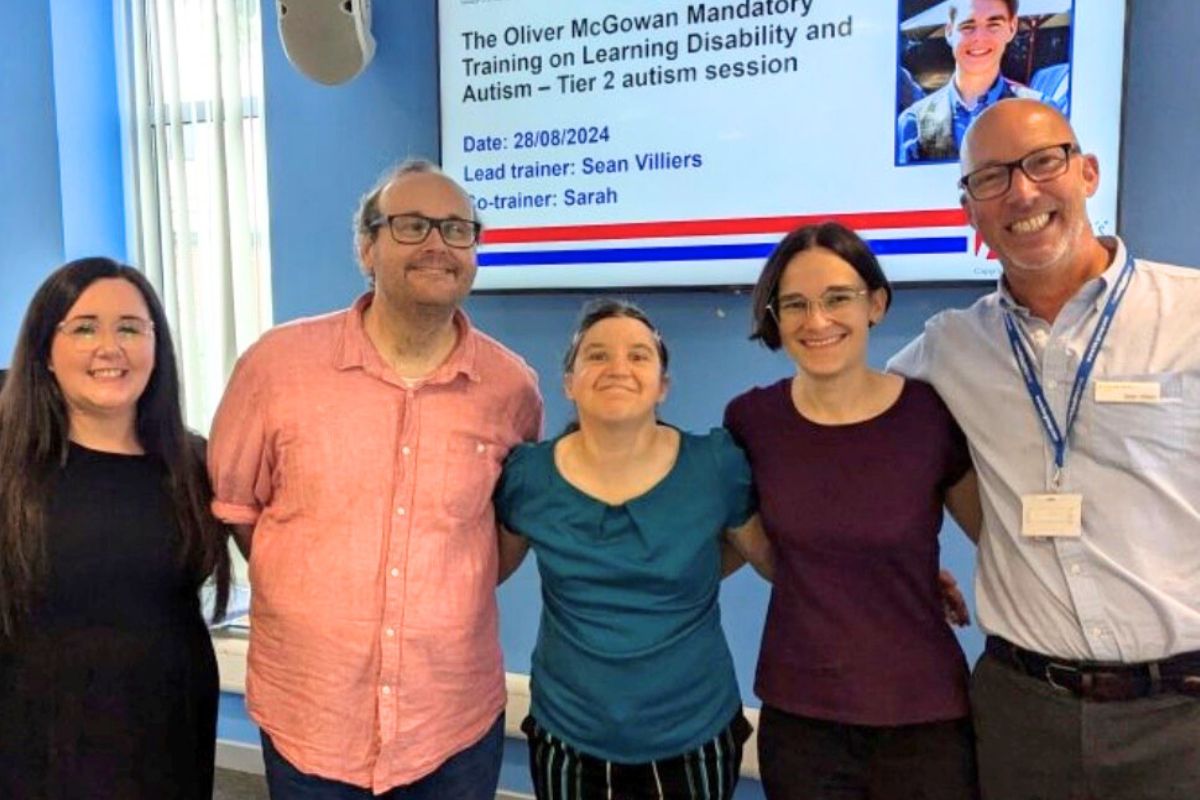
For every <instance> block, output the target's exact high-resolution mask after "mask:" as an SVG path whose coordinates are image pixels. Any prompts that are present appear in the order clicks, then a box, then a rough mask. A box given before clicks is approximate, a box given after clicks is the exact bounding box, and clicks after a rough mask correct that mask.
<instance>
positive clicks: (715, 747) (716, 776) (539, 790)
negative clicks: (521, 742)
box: [521, 709, 751, 800]
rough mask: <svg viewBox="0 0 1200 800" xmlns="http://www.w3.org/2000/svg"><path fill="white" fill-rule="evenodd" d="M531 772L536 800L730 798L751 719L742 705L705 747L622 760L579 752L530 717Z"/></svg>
mask: <svg viewBox="0 0 1200 800" xmlns="http://www.w3.org/2000/svg"><path fill="white" fill-rule="evenodd" d="M521 730H522V731H524V732H525V735H526V737H528V739H529V771H530V774H531V775H532V776H533V788H534V792H535V793H536V795H537V798H538V800H643V799H644V800H729V798H732V797H733V789H734V787H735V786H737V782H738V772H739V770H740V769H741V766H742V747H743V745H744V744H745V743H746V739H748V738H749V737H750V730H751V728H750V723H749V722H747V721H746V718H745V717H743V716H742V712H741V710H740V709H739V710H738V712H737V714H736V715H735V716H734V718H733V720H732V721H731V722H730V723H729V725H728V726H726V728H725V729H724V730H723V731H721V732H720V733H719V734H717V735H716V737H715V738H713V739H712V740H710V741H708V742H706V743H705V744H704V745H703V746H701V747H699V748H697V749H695V750H692V751H689V752H687V753H684V754H683V755H679V756H674V757H672V758H664V759H660V760H658V761H648V762H646V763H643V764H618V763H614V762H612V761H605V760H604V759H602V758H596V757H594V756H590V755H588V754H586V753H581V752H580V751H578V750H576V749H575V748H574V747H571V745H569V744H567V743H565V742H563V741H562V740H561V739H559V738H558V737H557V736H554V735H552V734H550V733H549V732H548V731H546V730H545V729H544V728H542V727H541V726H540V725H538V724H537V721H536V720H535V719H534V718H533V717H526V718H525V721H524V722H523V723H521Z"/></svg>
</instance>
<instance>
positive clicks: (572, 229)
mask: <svg viewBox="0 0 1200 800" xmlns="http://www.w3.org/2000/svg"><path fill="white" fill-rule="evenodd" d="M828 220H835V221H837V222H840V223H842V224H843V225H846V226H847V227H849V228H853V229H854V230H856V231H858V232H859V233H860V234H862V235H863V238H864V239H866V241H867V243H868V244H869V245H870V246H871V249H872V250H873V251H874V252H875V253H876V255H880V256H899V255H935V254H945V253H967V252H968V237H967V236H965V235H962V234H961V233H954V234H950V233H948V232H946V231H940V232H936V233H933V232H931V231H930V229H939V228H963V227H965V226H966V225H967V218H966V214H965V213H964V212H963V210H962V209H960V208H949V209H929V210H922V211H874V212H862V213H846V214H836V213H835V214H810V215H803V216H795V215H794V216H777V217H740V218H732V219H705V220H665V221H655V222H620V223H605V224H594V225H550V226H542V227H529V228H494V229H488V230H486V231H484V235H483V240H482V245H483V250H482V251H481V252H480V254H479V265H480V266H481V267H489V266H490V267H499V266H504V267H516V266H548V265H562V264H620V263H646V262H671V261H712V260H736V259H762V258H765V257H766V256H767V255H768V254H769V253H770V252H771V250H772V249H774V247H775V245H776V243H777V242H778V240H779V237H782V236H783V235H784V234H786V233H787V232H788V231H790V230H792V229H794V228H796V227H798V226H800V225H807V224H811V223H817V222H825V221H828ZM918 229H919V230H920V233H919V234H917V235H910V236H903V235H901V236H895V235H887V236H874V237H873V236H871V235H870V232H871V231H913V232H914V233H916V231H917V230H918ZM761 234H770V235H771V236H772V237H773V238H772V239H770V240H766V241H761V242H755V241H750V242H746V241H741V242H735V243H711V244H694V243H689V244H670V243H669V242H664V243H661V244H653V245H637V246H630V247H621V246H613V244H615V243H617V242H621V241H628V240H635V239H638V240H645V239H658V240H664V239H665V240H670V239H682V238H699V237H709V236H712V237H718V236H739V237H743V236H753V235H761ZM574 242H578V243H580V244H581V245H584V244H585V243H586V245H585V246H581V247H561V246H558V247H555V248H554V249H536V245H539V244H553V245H562V244H565V243H574ZM609 243H612V244H609ZM597 244H600V245H602V246H598V247H597V246H595V245H597ZM496 245H500V246H505V245H515V246H519V247H520V249H508V248H503V249H498V250H497V249H493V247H494V246H496ZM527 248H528V249H527Z"/></svg>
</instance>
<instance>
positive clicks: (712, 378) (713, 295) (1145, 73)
mask: <svg viewBox="0 0 1200 800" xmlns="http://www.w3.org/2000/svg"><path fill="white" fill-rule="evenodd" d="M404 5H405V8H404V9H403V10H401V9H399V8H397V7H396V6H395V4H383V3H376V4H375V5H374V11H375V17H376V18H375V22H374V26H373V28H374V32H375V35H376V38H377V40H378V42H379V51H378V53H377V56H376V60H375V62H374V63H373V64H371V66H370V67H369V68H368V69H367V71H366V72H365V73H364V74H363V75H362V76H360V77H359V78H357V79H355V80H354V81H353V82H351V83H350V84H348V85H346V86H344V87H340V88H333V89H330V88H327V87H321V86H318V85H317V84H315V83H312V82H309V81H307V80H306V79H304V78H302V77H300V76H299V75H298V74H297V73H295V72H294V71H293V70H291V68H290V67H289V66H288V65H287V63H286V60H285V58H284V55H283V53H282V48H281V47H280V45H279V43H278V41H277V37H276V35H275V32H274V30H273V26H274V24H275V20H274V9H273V3H265V4H264V10H265V16H264V29H265V32H266V33H265V38H266V40H267V41H266V72H267V75H266V85H267V110H266V113H267V149H268V152H269V162H268V165H269V173H270V174H269V181H270V194H271V215H272V226H271V235H272V252H273V262H274V263H273V269H274V271H275V281H274V290H275V310H276V316H277V320H278V321H282V320H285V319H292V318H295V317H299V316H305V315H309V314H313V313H318V312H322V311H327V310H331V309H335V308H339V307H343V306H345V305H347V304H348V302H349V301H350V299H351V298H352V297H354V296H355V295H356V294H357V293H358V292H360V291H361V289H362V286H363V283H362V279H361V278H360V276H359V275H358V272H357V268H356V266H355V263H354V260H353V253H352V249H351V239H350V233H349V223H348V221H349V217H350V213H351V212H352V210H353V208H354V204H355V200H356V198H357V197H358V195H359V194H360V193H361V192H362V191H363V190H364V189H366V188H367V186H368V185H369V184H370V183H371V181H372V180H373V178H374V177H375V176H376V175H377V174H378V172H379V171H380V170H381V169H382V168H383V167H385V166H386V165H387V164H388V163H391V162H393V161H396V160H398V159H400V158H403V157H404V156H406V155H410V154H420V155H428V156H434V155H436V152H437V151H436V147H437V119H436V88H437V83H436V45H435V37H436V14H435V3H434V2H433V0H422V1H421V2H411V3H407V4H404ZM268 6H270V7H269V8H268ZM1192 11H1193V9H1192V8H1191V3H1190V2H1189V0H1156V2H1155V3H1151V4H1142V3H1139V4H1137V7H1136V8H1134V9H1132V12H1133V15H1134V16H1133V24H1132V26H1131V31H1132V41H1131V44H1130V54H1131V55H1130V66H1129V81H1130V85H1131V87H1137V88H1136V91H1134V92H1133V96H1132V97H1131V98H1130V101H1129V109H1130V111H1129V113H1128V117H1127V122H1126V130H1125V136H1126V148H1125V158H1126V168H1125V176H1124V178H1125V181H1126V184H1125V188H1124V189H1123V191H1122V194H1121V199H1122V207H1123V210H1124V213H1125V215H1126V216H1125V220H1126V222H1125V226H1124V229H1125V234H1126V236H1127V237H1128V238H1129V240H1130V242H1131V244H1133V245H1134V246H1135V247H1137V248H1139V249H1141V250H1142V251H1144V252H1147V253H1149V254H1151V255H1154V256H1156V257H1160V258H1174V259H1175V260H1177V261H1181V262H1183V263H1193V264H1200V241H1198V237H1200V231H1197V229H1196V226H1195V223H1194V207H1195V206H1194V203H1185V202H1180V198H1178V197H1176V196H1173V195H1174V194H1175V193H1173V192H1172V191H1170V189H1169V188H1168V187H1180V189H1181V190H1187V189H1189V188H1190V187H1191V186H1194V185H1198V182H1197V180H1196V178H1197V177H1200V174H1198V173H1200V168H1198V167H1197V165H1196V163H1195V162H1196V160H1197V158H1200V142H1197V141H1196V140H1194V139H1191V138H1184V139H1183V140H1180V139H1179V138H1178V131H1179V130H1191V129H1192V128H1191V127H1187V126H1185V127H1183V128H1179V127H1176V126H1174V125H1171V126H1168V125H1167V118H1168V115H1165V114H1162V113H1159V112H1161V110H1162V108H1163V107H1171V108H1176V110H1177V112H1178V113H1182V114H1185V115H1186V114H1191V115H1192V116H1193V117H1194V116H1195V115H1196V114H1197V113H1198V112H1197V110H1196V106H1195V105H1194V104H1189V103H1188V100H1187V98H1190V97H1194V96H1196V94H1197V93H1198V92H1200V69H1197V68H1196V65H1195V63H1194V62H1195V60H1196V58H1197V55H1196V53H1194V52H1192V50H1191V49H1190V48H1189V47H1188V44H1189V43H1190V41H1191V40H1193V39H1195V38H1196V35H1197V34H1200V19H1198V18H1197V17H1196V15H1195V14H1194V13H1192ZM1168 23H1169V24H1168ZM1166 53H1184V54H1185V55H1184V56H1175V55H1172V56H1171V57H1170V58H1168V57H1166V56H1165V55H1158V54H1166ZM1180 58H1182V59H1183V60H1184V61H1187V60H1188V59H1191V61H1190V62H1188V63H1191V67H1190V68H1186V67H1184V65H1183V64H1181V63H1180V61H1179V59H1180ZM1160 73H1162V74H1161V75H1160ZM1173 113H1175V112H1173ZM1168 154H1170V155H1168ZM1142 209H1147V211H1146V212H1143V211H1142ZM1187 209H1193V210H1192V211H1188V210H1187ZM1185 215H1187V216H1189V220H1184V219H1182V217H1183V216H1185ZM1163 220H1171V221H1172V222H1171V224H1162V221H1163ZM981 291H983V290H982V289H910V290H901V291H900V292H898V293H897V297H896V302H895V305H894V306H893V309H892V312H891V313H890V314H889V317H888V319H887V320H886V321H885V322H884V324H883V325H882V326H880V327H879V328H877V329H876V330H875V331H873V334H872V341H871V360H872V362H873V363H875V364H877V365H878V364H882V363H883V362H884V361H885V360H886V358H887V357H888V356H889V355H890V354H892V353H893V352H895V351H896V350H897V349H899V348H900V346H902V345H903V344H904V343H905V342H907V341H908V340H909V339H910V338H911V337H912V336H914V335H915V334H916V333H918V332H919V331H920V329H921V325H922V323H923V321H924V320H925V319H926V318H927V317H928V316H930V315H931V314H932V313H934V312H936V311H937V310H939V309H941V308H945V307H948V306H962V305H966V304H968V303H970V302H971V301H972V300H973V299H974V298H975V297H977V296H978V295H979V294H980V292H981ZM628 296H629V297H631V298H632V299H634V300H635V301H637V302H638V303H640V304H641V305H642V306H643V307H644V308H645V309H646V310H647V311H648V312H649V313H650V314H651V316H652V317H653V318H654V319H655V320H656V321H657V322H658V324H659V325H660V326H661V327H662V329H663V332H664V335H665V337H666V338H667V340H668V342H669V344H670V346H671V347H672V350H673V359H672V361H673V364H674V365H675V370H674V376H673V389H672V392H671V395H670V398H669V399H668V401H667V404H666V406H665V408H664V416H665V417H666V418H667V419H669V420H670V421H672V422H674V423H675V424H678V425H680V426H682V427H685V428H693V429H703V428H707V427H710V426H712V425H715V424H717V422H718V421H719V420H720V414H721V410H722V409H723V407H724V404H725V403H726V402H727V401H728V400H729V399H730V398H731V397H732V396H734V395H735V394H737V393H738V392H740V391H743V390H744V389H746V388H747V387H749V386H751V385H755V384H761V383H767V382H770V381H773V380H775V379H777V378H779V377H781V376H783V375H785V374H787V373H788V372H789V369H790V366H789V364H788V363H787V362H786V360H784V359H783V357H781V356H777V355H772V354H770V353H768V352H766V351H765V350H762V349H761V348H758V347H756V346H753V345H751V344H750V343H749V342H748V341H746V339H745V334H746V332H747V330H748V324H749V300H748V297H747V296H746V295H745V294H739V293H730V292H725V293H721V292H663V293H645V292H644V293H634V294H630V295H628ZM584 299H585V298H584V296H581V295H576V294H543V295H507V296H505V295H492V296H476V297H474V298H472V299H471V301H470V302H469V304H468V311H469V313H470V314H471V315H472V318H473V319H474V321H475V322H476V323H477V324H478V325H479V326H480V327H482V328H483V329H485V330H487V331H489V332H490V333H492V334H494V335H496V336H497V337H498V338H500V339H501V340H502V341H504V342H506V343H507V344H509V345H510V346H511V347H513V348H514V349H515V350H517V351H518V352H520V353H521V354H523V355H524V356H525V357H526V359H527V360H529V362H530V363H531V364H533V366H534V367H535V368H536V369H537V370H538V372H539V373H540V375H541V377H542V390H543V393H544V395H545V396H546V399H547V431H550V432H552V431H555V430H556V429H558V428H559V427H561V425H562V424H563V423H564V422H565V421H566V419H567V418H568V414H569V409H568V408H567V406H566V403H565V402H564V400H563V398H562V394H561V390H560V389H559V377H558V360H559V357H560V355H561V351H562V349H563V347H564V346H565V344H566V338H567V335H568V333H569V331H570V329H571V326H572V324H573V322H574V318H575V315H576V313H577V312H578V309H579V306H580V304H581V303H582V301H583V300H584ZM942 538H943V548H944V550H943V552H944V558H943V561H944V563H946V564H948V565H949V566H950V567H951V568H952V569H954V570H955V571H956V572H957V573H958V574H959V576H960V577H961V578H963V579H967V578H968V576H969V575H970V574H971V567H972V553H971V550H970V547H969V546H968V545H967V544H966V543H965V542H964V539H963V537H962V536H961V534H959V533H958V532H957V531H956V530H955V529H954V527H953V525H948V526H947V530H946V531H944V532H943V537H942ZM966 583H967V586H966V588H967V589H968V593H969V589H970V586H969V580H967V581H966ZM766 597H767V592H766V589H765V587H764V586H763V584H762V583H761V582H760V581H758V580H757V579H756V578H755V577H754V576H753V575H751V574H750V573H749V571H748V570H746V571H743V572H742V573H739V574H738V575H735V576H734V577H732V578H731V579H729V580H728V581H727V582H726V585H725V587H724V590H723V592H722V604H723V608H724V616H725V619H726V623H727V624H726V629H727V633H728V636H729V641H730V646H731V648H732V650H733V652H734V657H735V662H736V664H737V668H738V671H739V676H740V679H741V684H742V690H743V695H744V697H745V698H746V699H747V701H748V702H749V703H750V704H752V705H757V701H756V700H755V698H754V697H753V694H752V692H751V691H750V685H751V683H752V680H753V671H754V662H755V659H756V657H757V651H758V638H759V634H760V632H761V626H762V619H763V614H764V611H765V603H766ZM500 598H501V638H502V642H503V645H504V650H505V656H506V659H507V665H508V668H509V669H510V670H512V671H527V670H528V667H529V653H530V651H531V649H532V646H533V641H534V636H535V634H536V624H537V616H538V610H539V608H540V599H539V590H538V582H537V578H536V574H535V570H534V566H533V564H532V563H528V564H526V565H525V566H524V567H522V569H521V570H520V571H519V572H518V573H517V574H516V575H514V576H513V578H511V579H510V580H509V582H508V583H506V584H505V586H503V587H502V588H501V590H500ZM731 623H732V624H731ZM961 640H962V642H963V645H964V648H965V649H966V650H967V652H968V655H969V656H970V657H972V658H974V657H975V656H976V655H977V654H978V652H979V651H980V649H981V646H982V637H981V636H980V634H979V632H978V630H977V629H975V628H971V629H969V630H967V631H965V632H963V633H962V635H961ZM502 786H504V787H505V788H509V789H515V790H519V791H528V790H529V785H528V778H527V776H526V774H525V767H524V753H523V750H522V749H521V748H520V747H519V746H515V745H514V746H510V748H509V752H508V753H507V754H506V760H505V767H504V772H503V775H502ZM744 794H745V796H747V797H753V796H758V790H757V788H756V787H754V786H748V787H745V792H744Z"/></svg>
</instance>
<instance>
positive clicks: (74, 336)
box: [55, 317, 154, 352]
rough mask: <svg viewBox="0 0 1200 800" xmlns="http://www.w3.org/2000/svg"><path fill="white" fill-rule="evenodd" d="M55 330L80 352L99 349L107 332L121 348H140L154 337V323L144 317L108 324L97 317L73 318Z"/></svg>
mask: <svg viewBox="0 0 1200 800" xmlns="http://www.w3.org/2000/svg"><path fill="white" fill-rule="evenodd" d="M55 329H56V330H57V331H58V332H59V333H61V334H62V335H63V336H65V337H66V338H67V341H69V342H70V343H71V344H72V345H73V346H74V347H75V349H76V350H78V351H79V352H90V351H92V350H95V349H96V348H97V347H99V346H100V342H101V340H102V339H103V337H104V331H105V330H107V331H108V332H109V334H110V335H111V336H112V339H113V341H114V342H116V343H117V346H118V347H121V348H125V347H139V346H141V345H143V344H145V343H147V342H149V341H150V337H151V336H153V335H154V323H153V322H151V321H150V320H148V319H143V318H142V317H121V318H120V319H118V320H115V321H114V322H111V323H108V324H105V323H102V322H100V320H98V319H96V318H95V317H72V318H71V319H68V320H63V321H62V322H60V323H58V325H56V326H55Z"/></svg>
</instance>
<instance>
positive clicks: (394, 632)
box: [387, 628, 396, 636]
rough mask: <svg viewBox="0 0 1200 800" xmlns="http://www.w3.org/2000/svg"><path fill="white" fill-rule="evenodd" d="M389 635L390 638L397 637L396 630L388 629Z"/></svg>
mask: <svg viewBox="0 0 1200 800" xmlns="http://www.w3.org/2000/svg"><path fill="white" fill-rule="evenodd" d="M387 635H388V636H395V635H396V629H395V628H388V629H387Z"/></svg>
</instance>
